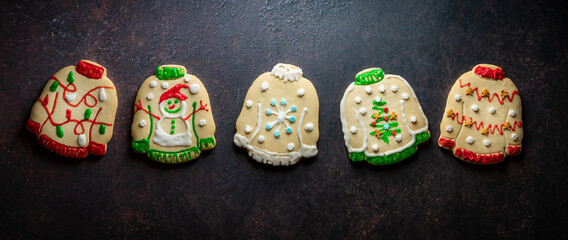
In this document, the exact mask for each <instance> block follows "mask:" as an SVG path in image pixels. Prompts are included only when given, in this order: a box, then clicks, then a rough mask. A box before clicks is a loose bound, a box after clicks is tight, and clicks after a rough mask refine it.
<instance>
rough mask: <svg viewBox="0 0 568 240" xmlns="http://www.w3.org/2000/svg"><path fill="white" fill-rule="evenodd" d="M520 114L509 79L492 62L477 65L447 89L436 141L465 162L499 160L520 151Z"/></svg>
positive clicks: (518, 99)
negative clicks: (448, 90) (447, 92)
mask: <svg viewBox="0 0 568 240" xmlns="http://www.w3.org/2000/svg"><path fill="white" fill-rule="evenodd" d="M522 116H523V115H522V106H521V97H520V94H519V91H518V89H517V87H516V86H515V84H513V82H512V81H511V79H509V78H508V77H506V76H505V73H504V72H503V70H502V69H501V68H499V67H497V66H495V65H490V64H479V65H477V66H475V67H474V68H473V70H471V71H469V72H467V73H465V74H463V75H462V76H460V77H459V78H458V80H457V81H456V82H455V84H454V86H453V87H452V89H451V90H450V93H449V95H448V99H447V103H446V109H445V110H444V115H443V116H442V123H441V124H440V133H441V134H440V139H439V140H438V144H439V145H440V147H442V148H446V149H450V150H451V151H452V152H453V154H454V156H456V157H457V158H459V159H461V160H464V161H466V162H470V163H475V164H493V163H499V162H502V161H503V159H505V157H506V156H507V155H517V154H519V153H520V152H521V141H522V139H523V122H522V119H523V118H522Z"/></svg>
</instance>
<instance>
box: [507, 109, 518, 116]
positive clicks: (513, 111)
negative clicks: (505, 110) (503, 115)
mask: <svg viewBox="0 0 568 240" xmlns="http://www.w3.org/2000/svg"><path fill="white" fill-rule="evenodd" d="M509 116H511V117H514V116H517V112H515V110H511V111H509Z"/></svg>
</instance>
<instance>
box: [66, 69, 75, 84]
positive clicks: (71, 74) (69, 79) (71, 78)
mask: <svg viewBox="0 0 568 240" xmlns="http://www.w3.org/2000/svg"><path fill="white" fill-rule="evenodd" d="M67 82H69V83H74V82H75V78H73V71H69V75H67Z"/></svg>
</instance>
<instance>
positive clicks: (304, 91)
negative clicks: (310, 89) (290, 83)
mask: <svg viewBox="0 0 568 240" xmlns="http://www.w3.org/2000/svg"><path fill="white" fill-rule="evenodd" d="M305 93H306V90H304V89H303V88H300V89H298V92H297V93H296V96H298V97H303V96H304V94H305Z"/></svg>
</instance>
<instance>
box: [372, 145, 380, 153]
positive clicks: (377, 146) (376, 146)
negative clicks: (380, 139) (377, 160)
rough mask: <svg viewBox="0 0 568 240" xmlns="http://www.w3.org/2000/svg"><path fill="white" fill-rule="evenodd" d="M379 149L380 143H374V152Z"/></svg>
mask: <svg viewBox="0 0 568 240" xmlns="http://www.w3.org/2000/svg"><path fill="white" fill-rule="evenodd" d="M378 151H379V145H377V144H375V145H373V152H378Z"/></svg>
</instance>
